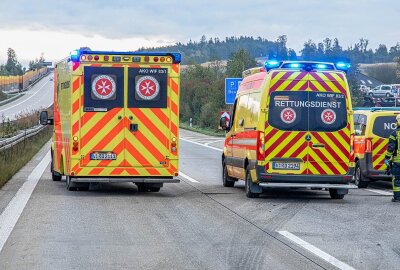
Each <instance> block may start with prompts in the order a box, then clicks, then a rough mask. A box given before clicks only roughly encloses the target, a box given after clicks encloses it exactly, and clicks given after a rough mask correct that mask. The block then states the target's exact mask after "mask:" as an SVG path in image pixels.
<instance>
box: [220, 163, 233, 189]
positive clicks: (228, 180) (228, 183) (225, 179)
mask: <svg viewBox="0 0 400 270" xmlns="http://www.w3.org/2000/svg"><path fill="white" fill-rule="evenodd" d="M222 166H223V167H222V185H223V186H224V187H233V186H234V185H235V180H234V179H233V178H232V177H230V176H229V175H228V169H227V168H226V164H225V162H224V163H223V165H222Z"/></svg>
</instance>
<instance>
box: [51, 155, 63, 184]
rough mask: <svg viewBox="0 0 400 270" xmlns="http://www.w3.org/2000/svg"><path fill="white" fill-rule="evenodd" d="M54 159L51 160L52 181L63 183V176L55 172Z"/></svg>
mask: <svg viewBox="0 0 400 270" xmlns="http://www.w3.org/2000/svg"><path fill="white" fill-rule="evenodd" d="M53 162H54V161H53V158H52V159H51V165H50V170H51V179H53V181H61V177H62V176H61V174H60V173H57V172H55V171H54V163H53Z"/></svg>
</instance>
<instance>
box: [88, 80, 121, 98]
mask: <svg viewBox="0 0 400 270" xmlns="http://www.w3.org/2000/svg"><path fill="white" fill-rule="evenodd" d="M115 91H116V84H115V81H114V79H113V78H112V77H111V76H108V75H99V76H97V77H96V78H95V79H94V80H93V82H92V93H93V95H94V96H95V97H97V98H98V99H109V98H111V97H112V96H114V94H115Z"/></svg>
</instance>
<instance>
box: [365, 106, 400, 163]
mask: <svg viewBox="0 0 400 270" xmlns="http://www.w3.org/2000/svg"><path fill="white" fill-rule="evenodd" d="M397 114H398V112H396V113H395V112H385V113H380V112H379V113H377V115H376V116H375V117H374V115H371V119H370V120H371V126H372V130H371V131H370V132H372V134H371V136H370V138H371V146H372V166H373V169H374V170H380V171H384V170H385V169H386V165H385V162H384V160H385V153H386V148H387V142H388V138H389V136H390V134H391V133H392V132H393V131H394V130H396V115H397Z"/></svg>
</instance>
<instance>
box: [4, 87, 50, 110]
mask: <svg viewBox="0 0 400 270" xmlns="http://www.w3.org/2000/svg"><path fill="white" fill-rule="evenodd" d="M47 83H48V82H46V83H44V84H43V85H42V86H41V87H40V88H39V89H38V90H37V91H36V92H34V93H32V94H31V95H30V96H29V97H28V98H27V99H25V100H23V101H22V102H20V103H17V104H14V105H13V106H10V107H8V108H5V109H3V110H0V112H4V111H7V110H9V109H11V108H14V107H17V106H18V105H20V104H22V103H25V102H26V101H27V100H29V99H31V98H32V97H34V96H35V95H36V94H37V93H39V91H40V90H42V88H43V87H45V86H46V85H47Z"/></svg>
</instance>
